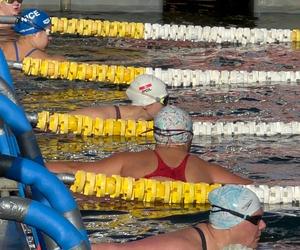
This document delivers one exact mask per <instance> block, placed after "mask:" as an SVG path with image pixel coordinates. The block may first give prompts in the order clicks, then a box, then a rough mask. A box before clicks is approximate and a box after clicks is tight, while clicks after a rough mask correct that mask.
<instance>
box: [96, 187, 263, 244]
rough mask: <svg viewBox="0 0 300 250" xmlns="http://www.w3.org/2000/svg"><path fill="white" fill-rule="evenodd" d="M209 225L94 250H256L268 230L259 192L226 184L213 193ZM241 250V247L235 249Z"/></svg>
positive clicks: (199, 224)
mask: <svg viewBox="0 0 300 250" xmlns="http://www.w3.org/2000/svg"><path fill="white" fill-rule="evenodd" d="M208 200H209V203H210V204H211V207H212V208H211V211H210V215H209V222H208V223H198V224H196V225H194V226H192V227H188V228H185V229H181V230H177V231H174V232H170V233H166V234H160V235H157V236H152V237H148V238H145V239H142V240H137V241H132V242H127V243H99V244H93V245H92V249H93V250H100V249H107V250H126V249H128V250H139V249H143V250H169V249H172V250H187V249H188V250H207V249H208V250H225V249H256V248H257V245H258V242H259V239H260V236H261V233H262V231H263V230H264V229H265V228H266V224H265V222H264V221H263V219H262V215H263V209H262V207H261V204H260V201H259V199H258V197H257V196H256V194H255V193H253V192H252V191H251V190H249V189H247V188H244V187H241V186H237V185H225V186H223V187H220V188H217V189H215V190H213V191H212V192H210V194H209V196H208ZM233 247H239V248H233Z"/></svg>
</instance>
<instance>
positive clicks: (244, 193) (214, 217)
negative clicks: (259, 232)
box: [208, 185, 261, 229]
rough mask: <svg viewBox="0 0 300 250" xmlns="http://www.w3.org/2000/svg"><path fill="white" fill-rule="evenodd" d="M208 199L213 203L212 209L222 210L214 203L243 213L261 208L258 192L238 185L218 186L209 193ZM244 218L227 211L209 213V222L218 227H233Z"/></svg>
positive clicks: (253, 211) (250, 212)
mask: <svg viewBox="0 0 300 250" xmlns="http://www.w3.org/2000/svg"><path fill="white" fill-rule="evenodd" d="M208 200H209V203H210V204H211V205H212V209H211V211H218V210H220V209H219V208H217V207H213V205H216V206H219V207H222V208H225V209H229V210H232V211H235V212H238V213H240V214H243V215H252V214H253V213H255V212H256V211H257V210H259V209H260V208H261V205H260V201H259V199H258V197H257V196H256V194H255V193H254V192H252V191H251V190H250V189H248V188H244V187H242V186H238V185H225V186H223V187H220V188H217V189H215V190H213V191H212V192H210V193H209V195H208ZM243 220H244V219H242V218H240V217H238V216H235V215H232V214H230V213H229V212H225V211H220V212H211V213H210V215H209V222H210V223H211V225H212V226H213V227H214V228H217V229H228V228H231V227H233V226H235V225H237V224H239V223H241V222H242V221H243Z"/></svg>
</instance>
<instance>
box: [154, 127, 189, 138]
mask: <svg viewBox="0 0 300 250" xmlns="http://www.w3.org/2000/svg"><path fill="white" fill-rule="evenodd" d="M153 129H154V133H155V134H157V135H163V136H175V135H181V134H184V133H190V134H191V135H193V132H192V131H190V130H184V129H160V128H158V127H155V126H154V127H153Z"/></svg>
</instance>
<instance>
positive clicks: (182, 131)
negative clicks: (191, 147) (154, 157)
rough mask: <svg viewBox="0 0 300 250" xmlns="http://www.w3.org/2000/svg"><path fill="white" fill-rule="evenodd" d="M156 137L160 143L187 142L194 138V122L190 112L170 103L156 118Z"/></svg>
mask: <svg viewBox="0 0 300 250" xmlns="http://www.w3.org/2000/svg"><path fill="white" fill-rule="evenodd" d="M154 137H155V140H156V142H157V143H158V144H185V143H187V142H189V141H190V140H191V139H192V138H193V122H192V119H191V117H190V116H189V114H188V113H187V112H185V111H183V110H182V109H180V108H177V107H175V106H172V105H169V106H166V107H164V108H162V109H161V110H160V112H159V113H158V114H157V115H156V117H155V118H154Z"/></svg>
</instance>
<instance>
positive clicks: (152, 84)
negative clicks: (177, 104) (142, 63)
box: [126, 74, 168, 106]
mask: <svg viewBox="0 0 300 250" xmlns="http://www.w3.org/2000/svg"><path fill="white" fill-rule="evenodd" d="M126 94H127V96H128V98H129V99H130V100H131V101H132V105H137V106H147V105H150V104H152V103H155V102H162V99H163V98H164V97H166V96H167V95H168V92H167V86H166V84H165V83H164V82H163V81H162V80H160V79H158V78H157V77H155V76H153V75H146V74H144V75H139V76H137V77H136V78H135V79H134V81H133V82H132V83H131V84H130V86H129V88H128V89H127V90H126Z"/></svg>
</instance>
